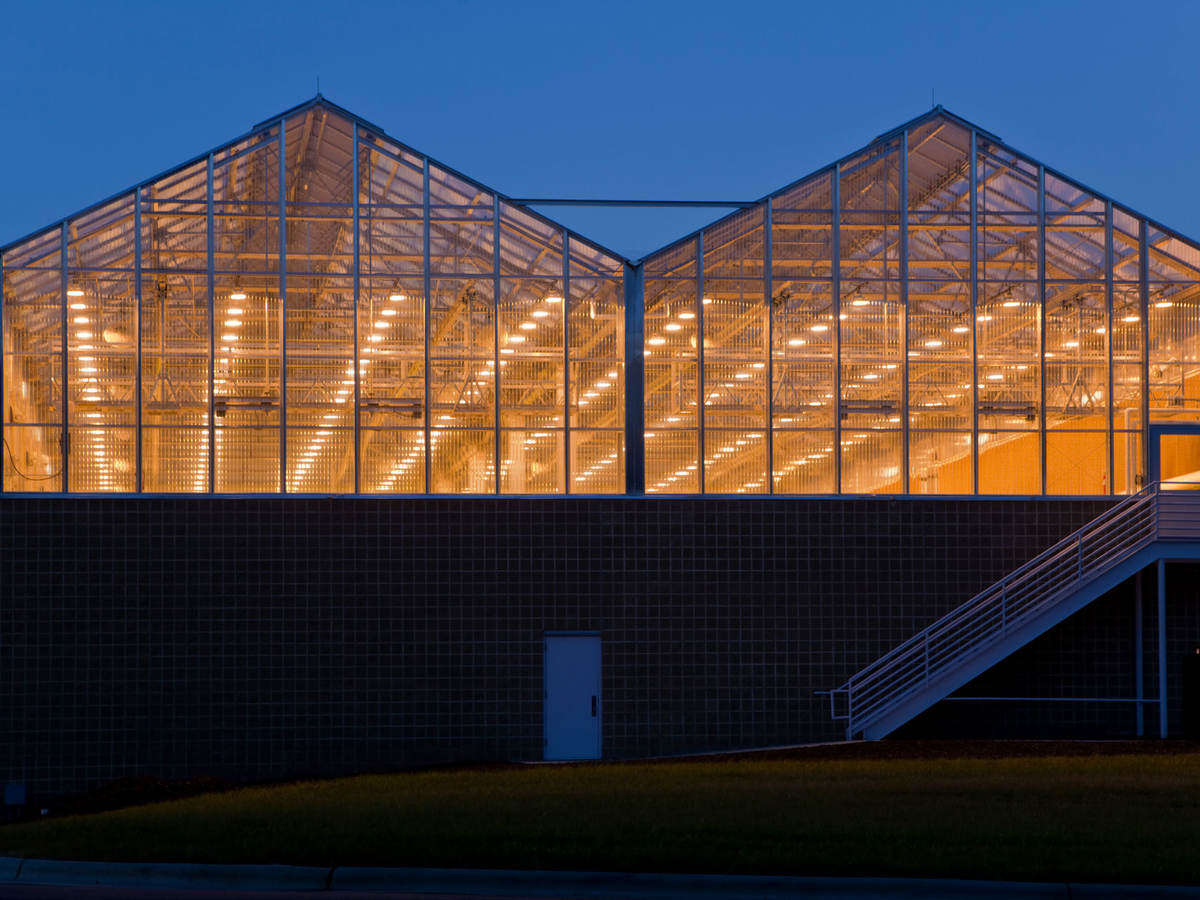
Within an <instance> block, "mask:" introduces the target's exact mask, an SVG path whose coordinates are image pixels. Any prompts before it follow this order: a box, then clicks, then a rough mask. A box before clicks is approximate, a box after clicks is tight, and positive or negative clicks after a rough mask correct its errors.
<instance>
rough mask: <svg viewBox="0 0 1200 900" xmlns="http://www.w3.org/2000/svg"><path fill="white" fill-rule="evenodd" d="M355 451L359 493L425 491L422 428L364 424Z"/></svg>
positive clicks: (418, 492)
mask: <svg viewBox="0 0 1200 900" xmlns="http://www.w3.org/2000/svg"><path fill="white" fill-rule="evenodd" d="M440 439H441V435H439V441H440ZM359 452H360V456H361V457H362V475H361V478H360V483H361V486H362V491H363V493H367V494H390V493H395V494H420V493H423V492H424V491H425V432H423V431H416V430H412V429H407V430H398V429H387V430H383V429H378V430H377V429H373V428H364V429H362V448H361V450H360V451H359Z"/></svg>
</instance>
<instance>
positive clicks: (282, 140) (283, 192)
mask: <svg viewBox="0 0 1200 900" xmlns="http://www.w3.org/2000/svg"><path fill="white" fill-rule="evenodd" d="M287 406H288V404H287V122H285V121H284V120H283V119H280V120H279V493H281V494H286V493H287Z"/></svg>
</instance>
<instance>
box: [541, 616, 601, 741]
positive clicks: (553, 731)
mask: <svg viewBox="0 0 1200 900" xmlns="http://www.w3.org/2000/svg"><path fill="white" fill-rule="evenodd" d="M545 679H546V681H545V695H544V701H543V702H544V703H545V707H544V709H545V713H544V719H545V726H544V727H545V738H546V750H545V758H546V759H599V758H600V635H598V634H547V635H546V656H545Z"/></svg>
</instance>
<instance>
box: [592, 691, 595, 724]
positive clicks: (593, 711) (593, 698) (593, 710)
mask: <svg viewBox="0 0 1200 900" xmlns="http://www.w3.org/2000/svg"><path fill="white" fill-rule="evenodd" d="M592 718H593V719H594V718H596V695H595V694H592Z"/></svg>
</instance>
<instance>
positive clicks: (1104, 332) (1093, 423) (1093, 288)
mask: <svg viewBox="0 0 1200 900" xmlns="http://www.w3.org/2000/svg"><path fill="white" fill-rule="evenodd" d="M1045 309H1046V313H1045V315H1046V406H1047V409H1046V416H1047V420H1046V422H1047V427H1049V428H1080V429H1088V428H1107V427H1108V403H1107V400H1106V398H1107V396H1108V310H1107V301H1106V297H1105V289H1104V285H1102V284H1079V283H1075V284H1063V283H1058V282H1047V285H1046V307H1045Z"/></svg>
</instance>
